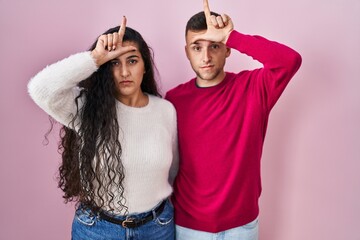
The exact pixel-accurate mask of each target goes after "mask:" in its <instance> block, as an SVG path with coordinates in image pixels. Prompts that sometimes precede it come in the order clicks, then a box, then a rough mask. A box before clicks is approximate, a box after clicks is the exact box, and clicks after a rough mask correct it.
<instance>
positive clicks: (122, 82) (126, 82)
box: [119, 80, 132, 86]
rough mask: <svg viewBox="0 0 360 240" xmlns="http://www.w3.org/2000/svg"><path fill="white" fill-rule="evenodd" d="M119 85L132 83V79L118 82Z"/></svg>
mask: <svg viewBox="0 0 360 240" xmlns="http://www.w3.org/2000/svg"><path fill="white" fill-rule="evenodd" d="M119 84H120V86H129V85H131V84H132V81H130V80H124V81H120V82H119Z"/></svg>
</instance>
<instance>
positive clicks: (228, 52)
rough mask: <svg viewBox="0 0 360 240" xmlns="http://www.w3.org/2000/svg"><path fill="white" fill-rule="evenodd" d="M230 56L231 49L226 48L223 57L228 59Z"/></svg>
mask: <svg viewBox="0 0 360 240" xmlns="http://www.w3.org/2000/svg"><path fill="white" fill-rule="evenodd" d="M230 54H231V48H229V47H227V48H226V55H225V57H229V56H230Z"/></svg>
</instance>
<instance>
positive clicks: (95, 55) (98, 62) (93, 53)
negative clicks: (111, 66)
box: [90, 50, 104, 67]
mask: <svg viewBox="0 0 360 240" xmlns="http://www.w3.org/2000/svg"><path fill="white" fill-rule="evenodd" d="M90 56H91V57H92V59H93V60H94V62H95V64H96V66H97V67H100V66H101V65H102V64H104V63H103V62H102V61H101V60H100V59H101V57H100V54H99V53H98V52H97V51H96V50H92V51H91V52H90Z"/></svg>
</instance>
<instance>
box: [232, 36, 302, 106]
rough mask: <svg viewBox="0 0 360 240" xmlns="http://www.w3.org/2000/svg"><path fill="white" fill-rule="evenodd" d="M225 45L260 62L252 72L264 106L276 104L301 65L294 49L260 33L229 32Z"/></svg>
mask: <svg viewBox="0 0 360 240" xmlns="http://www.w3.org/2000/svg"><path fill="white" fill-rule="evenodd" d="M226 45H227V46H228V47H230V48H233V49H236V50H238V51H239V52H241V53H244V54H246V55H248V56H250V57H252V58H253V59H255V60H257V61H259V62H260V63H262V64H263V66H264V67H263V68H261V69H257V70H256V71H254V72H253V74H254V75H253V77H254V78H255V79H256V80H258V81H257V82H256V83H254V84H258V87H259V89H260V91H261V95H262V98H263V100H264V101H265V105H266V107H267V109H268V110H269V111H270V109H271V108H272V107H273V106H274V105H275V103H276V101H277V100H278V99H279V97H280V95H281V93H282V92H283V91H284V89H285V87H286V86H287V84H288V83H289V81H290V79H291V78H292V77H293V76H294V74H295V73H296V72H297V70H298V69H299V68H300V65H301V61H302V59H301V56H300V54H299V53H297V52H296V51H294V50H293V49H291V48H289V47H287V46H285V45H283V44H280V43H277V42H274V41H269V40H267V39H265V38H263V37H260V36H251V35H245V34H242V33H239V32H237V31H235V30H234V31H232V32H231V34H230V36H229V38H228V40H227V42H226Z"/></svg>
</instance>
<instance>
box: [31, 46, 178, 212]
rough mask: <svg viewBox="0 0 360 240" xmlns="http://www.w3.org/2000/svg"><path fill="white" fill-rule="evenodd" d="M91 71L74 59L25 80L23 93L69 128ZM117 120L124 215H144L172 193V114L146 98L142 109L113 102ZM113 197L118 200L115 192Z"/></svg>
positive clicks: (79, 57) (82, 58)
mask: <svg viewBox="0 0 360 240" xmlns="http://www.w3.org/2000/svg"><path fill="white" fill-rule="evenodd" d="M96 70H97V67H96V64H95V62H94V60H93V59H92V57H91V55H90V52H82V53H78V54H75V55H72V56H70V57H68V58H66V59H63V60H61V61H59V62H57V63H54V64H52V65H50V66H47V67H46V68H45V69H43V70H42V71H41V72H39V73H38V74H37V75H36V76H35V77H33V78H32V79H31V80H30V82H29V84H28V91H29V94H30V96H31V98H32V99H33V100H34V101H35V103H36V104H37V105H39V106H40V107H41V108H42V109H43V110H44V111H45V112H46V113H48V114H49V115H50V116H52V117H53V118H54V119H55V120H57V121H58V122H60V123H61V124H63V125H65V126H68V127H71V126H69V122H70V120H71V118H72V116H73V114H75V113H76V105H75V101H74V99H75V98H76V97H77V96H78V94H79V91H80V89H79V88H78V87H77V85H78V83H79V82H80V81H82V80H84V79H85V78H87V77H89V76H90V75H91V74H92V73H94V72H95V71H96ZM117 115H118V116H117V117H118V122H119V126H120V134H119V141H120V143H121V146H122V156H121V159H122V163H123V165H124V168H125V179H124V189H125V193H124V196H125V200H126V205H127V207H128V211H129V213H140V212H144V211H148V210H150V209H152V208H153V207H154V206H156V205H157V204H158V203H159V202H160V201H162V200H163V199H165V198H167V197H168V196H169V195H170V194H171V192H172V187H171V184H170V183H171V182H172V180H173V178H174V177H175V174H176V171H177V165H178V160H177V159H178V149H177V127H176V112H175V108H174V107H173V106H172V104H171V103H170V102H168V101H166V100H164V99H161V98H159V97H155V96H152V95H149V103H148V105H146V106H145V107H142V108H134V107H129V106H127V105H124V104H122V103H121V102H119V101H117ZM169 173H170V174H169ZM113 191H114V193H115V195H119V194H117V191H118V189H113ZM103 197H106V196H103ZM105 210H109V209H108V208H107V207H106V208H105ZM114 213H117V214H123V213H124V212H123V211H115V212H114Z"/></svg>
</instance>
